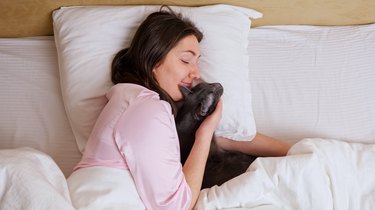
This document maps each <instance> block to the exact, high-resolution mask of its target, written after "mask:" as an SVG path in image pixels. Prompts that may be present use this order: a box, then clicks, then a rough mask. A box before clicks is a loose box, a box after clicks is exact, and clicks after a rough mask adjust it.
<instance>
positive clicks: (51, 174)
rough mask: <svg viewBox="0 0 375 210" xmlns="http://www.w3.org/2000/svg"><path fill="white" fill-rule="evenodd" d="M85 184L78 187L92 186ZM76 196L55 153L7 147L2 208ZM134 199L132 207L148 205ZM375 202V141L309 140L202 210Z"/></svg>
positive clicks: (66, 208)
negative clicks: (361, 142) (70, 190)
mask: <svg viewBox="0 0 375 210" xmlns="http://www.w3.org/2000/svg"><path fill="white" fill-rule="evenodd" d="M95 170H100V169H95ZM102 172H105V174H108V173H110V174H111V173H115V174H116V173H118V172H116V171H115V172H113V171H112V172H109V171H108V170H105V171H102ZM115 174H112V175H111V176H110V177H112V178H113V179H114V180H113V182H116V180H117V181H118V183H121V181H122V180H123V179H124V176H125V178H126V176H129V177H128V178H129V179H131V176H130V175H129V174H128V175H127V174H124V173H121V174H118V175H119V176H114V175H115ZM87 177H88V176H86V178H87ZM116 177H118V178H116ZM95 180H97V179H95ZM95 180H94V182H93V183H92V185H93V187H94V188H93V190H98V188H100V189H102V190H104V191H103V192H108V191H111V192H112V191H113V184H109V185H107V184H105V183H106V182H101V184H99V183H95ZM78 184H79V183H78ZM82 184H83V185H82V186H80V187H78V188H77V186H76V187H75V188H74V187H73V188H72V189H73V191H74V189H88V188H82V187H87V186H88V185H85V182H82ZM86 184H87V183H86ZM130 184H131V183H130ZM128 189H131V188H129V187H124V189H123V191H125V192H122V191H121V190H120V191H119V190H117V191H116V192H121V194H119V195H114V196H98V194H95V193H94V194H93V193H90V192H89V191H88V192H87V193H86V194H85V195H80V196H83V197H82V198H83V199H86V200H89V199H90V196H91V198H94V199H98V201H100V203H102V202H107V203H111V202H112V203H113V202H116V201H115V200H116V199H119V198H120V199H121V197H123V196H124V195H127V194H126V193H130V191H129V192H127V190H128ZM133 191H134V190H133ZM97 192H99V191H97ZM100 192H101V191H100ZM105 194H106V195H109V194H108V193H105ZM112 194H116V193H115V191H113V193H112ZM70 197H71V196H70V195H69V191H68V186H67V182H66V179H65V178H64V175H63V174H62V172H61V170H60V169H59V168H58V166H57V165H56V163H55V162H54V161H53V160H52V159H51V158H50V157H49V156H48V155H46V154H44V153H41V152H38V151H36V150H33V149H27V148H22V149H13V150H0V198H1V199H0V209H4V210H8V209H9V210H18V209H28V210H29V209H35V210H43V209H56V210H60V209H61V210H70V209H74V208H73V207H72V206H73V205H72V202H71V199H70ZM73 197H74V196H73ZM125 197H129V196H125ZM77 199H79V198H75V199H74V200H76V201H77ZM114 199H115V200H114ZM132 199H135V198H134V197H132ZM138 199H139V198H138ZM125 200H126V199H125ZM135 200H137V199H135ZM128 204H129V205H127V204H124V206H123V207H124V209H142V208H141V207H137V208H134V206H131V205H130V203H128ZM374 206H375V144H371V145H370V144H368V145H366V144H358V143H345V142H342V141H337V140H330V139H304V140H301V141H300V142H298V143H297V144H295V145H294V146H293V147H292V148H291V150H290V151H289V154H288V155H287V156H286V157H277V158H276V157H275V158H258V159H257V160H256V161H254V162H253V163H252V164H251V165H250V167H249V169H248V170H247V172H246V173H244V174H243V175H241V176H238V177H236V178H234V179H232V180H230V181H228V182H226V183H224V184H223V185H221V186H220V187H218V186H215V187H212V188H210V189H204V190H202V191H201V194H200V196H199V199H198V201H197V204H196V206H195V209H198V210H201V209H203V210H210V209H233V210H239V209H243V210H244V209H253V210H265V209H266V210H273V209H287V210H297V209H298V210H318V209H319V210H334V209H335V210H336V209H338V210H349V209H350V210H370V209H374ZM76 207H77V209H79V207H78V206H76Z"/></svg>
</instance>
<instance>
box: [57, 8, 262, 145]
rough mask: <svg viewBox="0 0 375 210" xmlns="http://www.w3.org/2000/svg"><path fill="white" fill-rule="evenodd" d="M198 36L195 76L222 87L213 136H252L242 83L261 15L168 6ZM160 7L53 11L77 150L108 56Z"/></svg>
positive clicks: (99, 104) (106, 80)
mask: <svg viewBox="0 0 375 210" xmlns="http://www.w3.org/2000/svg"><path fill="white" fill-rule="evenodd" d="M172 8H173V9H174V10H175V11H177V12H181V13H183V14H184V15H185V16H186V17H189V18H190V19H191V20H192V21H193V22H195V23H196V25H197V27H198V28H200V29H201V30H202V32H203V33H204V39H203V40H202V42H201V52H202V57H201V62H200V63H201V64H200V65H201V66H200V68H201V75H202V79H204V80H206V81H207V82H220V83H222V85H223V86H224V96H223V99H224V101H225V102H224V108H223V118H222V120H221V123H220V125H219V127H218V129H217V132H216V134H217V135H220V136H224V137H228V138H232V139H236V140H246V139H251V138H252V137H253V136H254V135H255V132H256V128H255V122H254V119H253V112H252V104H251V93H250V84H249V79H248V52H247V45H248V32H249V30H250V24H251V21H250V19H249V18H259V17H261V16H262V14H261V13H259V12H257V11H254V10H252V9H247V8H242V7H236V6H229V5H212V6H203V7H172ZM159 9H160V6H92V7H90V6H88V7H63V8H61V9H59V10H56V11H54V12H53V24H54V34H55V42H56V46H57V52H58V60H59V68H60V76H61V78H60V79H61V89H62V94H63V98H64V104H65V109H66V112H67V115H68V117H69V120H70V123H71V126H72V129H73V132H74V134H75V137H76V139H77V143H78V146H79V148H80V150H81V151H83V149H84V146H85V144H86V141H87V138H88V136H89V134H90V132H91V129H92V127H93V125H94V123H95V121H96V119H97V117H98V115H99V113H100V111H101V110H102V108H103V106H104V105H105V103H106V102H107V101H106V98H105V97H104V94H105V92H106V91H107V90H108V89H109V88H110V87H111V86H112V83H111V80H110V65H111V62H112V59H113V57H114V55H115V54H116V53H117V52H118V51H119V50H121V49H123V48H125V47H127V46H129V44H130V42H131V39H132V37H133V35H134V33H135V30H136V29H137V27H138V25H139V24H140V23H141V21H143V19H144V18H145V17H146V16H147V15H148V14H149V13H151V12H154V11H158V10H159Z"/></svg>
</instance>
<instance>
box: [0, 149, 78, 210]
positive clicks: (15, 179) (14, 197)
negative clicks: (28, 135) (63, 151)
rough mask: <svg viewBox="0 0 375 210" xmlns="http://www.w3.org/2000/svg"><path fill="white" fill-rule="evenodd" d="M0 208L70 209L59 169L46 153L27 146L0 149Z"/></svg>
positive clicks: (3, 209) (69, 202) (10, 209)
mask: <svg viewBox="0 0 375 210" xmlns="http://www.w3.org/2000/svg"><path fill="white" fill-rule="evenodd" d="M0 209H2V210H25V209H27V210H34V209H35V210H44V209H45V210H47V209H48V210H49V209H54V210H60V209H61V210H71V209H74V208H73V207H72V204H71V201H70V196H69V191H68V187H67V184H66V180H65V177H64V175H63V173H62V171H61V170H60V169H59V168H58V166H57V165H56V163H55V162H54V161H53V160H52V159H51V158H50V157H49V156H48V155H46V154H44V153H42V152H39V151H36V150H34V149H30V148H20V149H8V150H0Z"/></svg>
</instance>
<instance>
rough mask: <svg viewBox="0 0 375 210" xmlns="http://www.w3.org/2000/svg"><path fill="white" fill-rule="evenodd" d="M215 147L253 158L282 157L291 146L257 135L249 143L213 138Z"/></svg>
mask: <svg viewBox="0 0 375 210" xmlns="http://www.w3.org/2000/svg"><path fill="white" fill-rule="evenodd" d="M215 140H216V143H217V145H218V146H219V147H220V148H222V149H224V150H228V151H239V152H243V153H246V154H249V155H254V156H284V155H286V154H287V153H288V151H289V149H290V147H291V145H290V144H288V143H286V142H283V141H280V140H277V139H274V138H272V137H269V136H266V135H264V134H261V133H257V134H256V135H255V137H254V139H253V140H251V141H234V140H231V139H227V138H224V137H221V136H217V137H216V138H215Z"/></svg>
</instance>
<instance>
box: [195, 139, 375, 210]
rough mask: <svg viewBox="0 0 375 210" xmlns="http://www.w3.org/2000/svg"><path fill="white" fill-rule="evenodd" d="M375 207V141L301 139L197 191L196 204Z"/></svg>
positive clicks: (364, 209)
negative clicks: (278, 154) (282, 151)
mask: <svg viewBox="0 0 375 210" xmlns="http://www.w3.org/2000/svg"><path fill="white" fill-rule="evenodd" d="M374 206H375V145H374V144H359V143H346V142H343V141H338V140H333V139H303V140H301V141H300V142H298V143H296V144H295V145H294V146H293V147H292V148H291V150H290V151H289V153H288V155H287V156H285V157H268V158H258V159H257V160H255V161H254V162H253V163H252V164H251V165H250V167H249V168H248V170H247V172H246V173H244V174H242V175H241V176H238V177H236V178H234V179H232V180H229V181H228V182H226V183H224V184H223V185H221V186H219V187H218V186H215V187H212V188H210V189H204V190H202V191H201V194H200V196H199V199H198V202H197V205H196V207H195V209H199V210H200V209H204V210H210V209H256V210H261V209H267V210H273V209H288V210H297V209H303V210H309V209H311V210H317V209H319V210H328V209H332V210H333V209H340V210H345V209H348V210H349V209H351V210H354V209H361V210H370V209H374Z"/></svg>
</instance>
